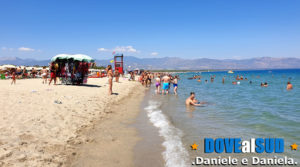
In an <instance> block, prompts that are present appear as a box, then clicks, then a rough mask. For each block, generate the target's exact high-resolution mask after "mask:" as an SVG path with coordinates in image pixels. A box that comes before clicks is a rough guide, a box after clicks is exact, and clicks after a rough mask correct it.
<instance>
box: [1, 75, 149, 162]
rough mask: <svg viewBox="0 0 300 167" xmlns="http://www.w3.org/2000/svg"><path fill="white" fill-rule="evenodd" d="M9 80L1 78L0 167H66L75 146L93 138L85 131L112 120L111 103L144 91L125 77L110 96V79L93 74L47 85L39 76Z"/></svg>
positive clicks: (138, 84) (88, 141)
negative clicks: (81, 79)
mask: <svg viewBox="0 0 300 167" xmlns="http://www.w3.org/2000/svg"><path fill="white" fill-rule="evenodd" d="M10 82H11V80H2V81H0V86H1V88H2V89H1V90H0V93H1V94H2V95H3V96H1V97H0V98H1V99H0V101H1V106H2V110H1V111H0V115H2V117H1V118H0V120H1V121H0V130H1V131H0V166H14V165H15V166H67V165H68V160H69V157H70V156H74V155H77V153H76V152H75V150H76V147H77V146H80V145H85V144H89V143H93V142H94V140H93V139H92V138H89V137H87V136H84V135H81V134H82V133H83V132H85V131H87V130H89V129H92V128H93V127H95V124H96V123H97V121H99V120H100V121H101V120H107V122H112V121H110V120H111V119H112V118H113V117H114V113H111V111H110V109H111V108H112V106H113V105H115V104H117V103H118V102H119V101H120V100H122V99H125V98H127V97H128V95H129V94H131V93H132V92H133V91H134V92H139V93H141V94H142V95H143V89H144V88H143V87H142V86H141V85H140V83H138V82H132V81H128V80H127V79H123V78H120V82H121V83H116V82H114V85H113V91H114V92H115V93H118V95H112V96H108V95H107V93H108V90H107V88H108V83H107V78H102V79H92V78H89V80H88V84H87V85H82V86H72V85H68V86H65V85H56V86H53V85H51V86H48V85H44V84H42V80H41V79H34V80H17V84H16V85H10ZM123 114H127V113H125V112H124V113H123ZM120 118H125V120H126V117H120ZM132 118H133V117H132ZM111 126H113V122H112V124H111ZM106 128H107V129H110V128H112V127H106ZM131 134H132V135H133V136H134V133H131ZM135 140H137V138H135V139H134V140H133V141H135Z"/></svg>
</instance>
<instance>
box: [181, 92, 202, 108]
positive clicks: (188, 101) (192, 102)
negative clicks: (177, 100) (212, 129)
mask: <svg viewBox="0 0 300 167" xmlns="http://www.w3.org/2000/svg"><path fill="white" fill-rule="evenodd" d="M185 104H186V105H187V106H190V105H192V106H202V104H204V102H202V103H199V102H198V100H196V98H195V92H191V93H190V97H188V98H187V99H186V100H185Z"/></svg>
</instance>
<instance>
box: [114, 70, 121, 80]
mask: <svg viewBox="0 0 300 167" xmlns="http://www.w3.org/2000/svg"><path fill="white" fill-rule="evenodd" d="M115 77H116V82H119V78H120V73H119V71H118V70H115Z"/></svg>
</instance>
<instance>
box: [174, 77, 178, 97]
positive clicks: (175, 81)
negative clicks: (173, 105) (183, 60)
mask: <svg viewBox="0 0 300 167" xmlns="http://www.w3.org/2000/svg"><path fill="white" fill-rule="evenodd" d="M173 87H174V93H175V95H177V88H178V77H177V75H175V77H174V79H173Z"/></svg>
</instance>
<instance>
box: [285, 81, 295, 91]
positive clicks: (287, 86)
mask: <svg viewBox="0 0 300 167" xmlns="http://www.w3.org/2000/svg"><path fill="white" fill-rule="evenodd" d="M291 89H293V85H292V84H291V82H287V85H286V90H291Z"/></svg>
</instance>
